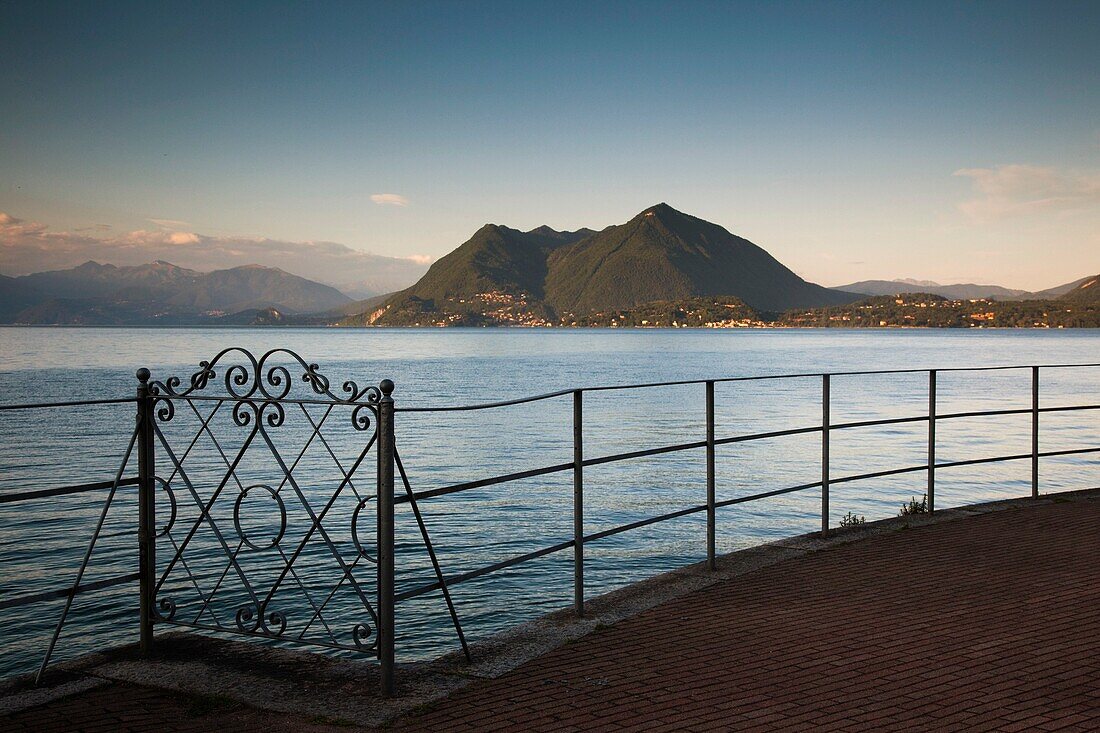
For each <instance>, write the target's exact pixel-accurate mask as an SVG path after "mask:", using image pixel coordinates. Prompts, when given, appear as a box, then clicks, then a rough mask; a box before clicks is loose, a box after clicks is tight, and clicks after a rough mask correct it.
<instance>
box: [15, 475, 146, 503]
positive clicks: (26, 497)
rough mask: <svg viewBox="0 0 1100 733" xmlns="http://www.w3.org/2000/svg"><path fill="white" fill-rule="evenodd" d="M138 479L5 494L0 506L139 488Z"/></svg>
mask: <svg viewBox="0 0 1100 733" xmlns="http://www.w3.org/2000/svg"><path fill="white" fill-rule="evenodd" d="M137 485H138V479H137V477H136V476H135V477H133V478H124V479H122V480H121V481H119V482H118V483H115V482H114V481H97V482H95V483H92V484H77V485H75V486H58V487H57V488H53V489H37V490H35V491H19V492H3V493H0V504H11V503H14V502H17V501H31V500H33V499H45V498H47V497H51V496H66V495H68V494H83V493H86V492H88V491H101V490H104V489H110V488H112V487H114V486H120V487H121V486H137Z"/></svg>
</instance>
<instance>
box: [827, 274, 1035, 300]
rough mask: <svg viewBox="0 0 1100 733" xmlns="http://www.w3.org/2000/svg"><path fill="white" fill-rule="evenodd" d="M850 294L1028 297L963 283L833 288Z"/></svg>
mask: <svg viewBox="0 0 1100 733" xmlns="http://www.w3.org/2000/svg"><path fill="white" fill-rule="evenodd" d="M833 290H840V291H844V292H849V293H862V294H864V295H900V294H901V293H931V294H932V295H941V296H943V297H944V298H950V299H952V300H971V299H975V298H992V299H994V300H1013V299H1017V298H1020V297H1026V296H1028V295H1029V293H1028V292H1027V291H1026V290H1013V289H1012V288H1002V287H1001V286H1000V285H976V284H974V283H962V284H959V285H940V284H939V283H936V282H932V281H931V280H909V279H904V280H861V281H860V282H855V283H851V284H849V285H841V286H839V287H836V288H833Z"/></svg>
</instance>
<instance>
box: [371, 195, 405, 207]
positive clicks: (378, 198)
mask: <svg viewBox="0 0 1100 733" xmlns="http://www.w3.org/2000/svg"><path fill="white" fill-rule="evenodd" d="M370 200H371V201H373V202H374V203H376V204H378V205H379V206H408V205H409V200H408V199H407V198H405V197H404V196H401V195H398V194H396V193H374V194H371V197H370Z"/></svg>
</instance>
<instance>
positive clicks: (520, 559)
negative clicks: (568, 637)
mask: <svg viewBox="0 0 1100 733" xmlns="http://www.w3.org/2000/svg"><path fill="white" fill-rule="evenodd" d="M1087 453H1100V447H1095V448H1073V449H1069V450H1056V451H1044V452H1041V453H1039V457H1040V458H1053V457H1057V456H1069V455H1081V454H1087ZM1031 457H1032V454H1031V453H1018V454H1012V455H1006V456H992V457H987V458H973V459H968V460H962V461H946V462H943V463H936V464H935V465H934V468H935V470H940V469H944V468H957V467H960V466H973V465H978V464H982V463H997V462H1001V461H1016V460H1024V459H1027V458H1031ZM568 465H569V467H572V465H573V464H568ZM927 470H928V464H926V463H922V464H921V465H919V466H906V467H905V468H894V469H889V470H885V471H870V472H867V473H861V474H855V475H852V476H842V477H839V478H830V479H829V483H830V484H842V483H850V482H853V481H865V480H868V479H873V478H883V477H886V476H897V475H900V474H905V473H916V472H919V471H927ZM820 486H821V482H820V481H812V482H810V483H804V484H798V485H796V486H788V487H785V488H781V489H773V490H771V491H763V492H759V493H756V494H750V495H748V496H738V497H735V498H733V499H726V500H724V501H719V502H715V504H714V506H715V508H722V507H728V506H734V505H736V504H745V503H747V502H751V501H759V500H761V499H769V498H772V497H776V496H782V495H784V494H793V493H796V492H799V491H806V490H808V489H816V488H819V487H820ZM425 493H427V492H425ZM420 496H421V494H417V498H420ZM706 510H707V505H706V504H700V505H697V506H690V507H687V508H684V509H677V510H676V511H672V512H668V513H665V514H660V515H657V516H654V517H647V518H645V519H639V520H636V521H634V522H629V523H627V524H622V525H619V526H616V527H612V528H610V529H605V530H601V531H599V532H594V533H592V534H586V535H584V537H583V539H582V541H583V542H584V543H586V544H587V543H588V542H594V541H596V540H602V539H605V538H607V537H611V536H613V535H617V534H621V533H623V532H627V531H629V530H632V529H639V528H641V527H646V526H649V525H651V524H657V523H659V522H664V521H668V520H670V519H678V518H680V517H686V516H689V515H691V514H698V513H699V512H704V511H706ZM570 547H573V541H572V540H567V541H564V542H559V543H557V544H554V545H550V546H548V547H544V548H541V549H538V550H533V551H531V552H527V553H524V554H522V555H516V556H515V557H511V558H508V559H506V560H501V561H500V562H496V563H493V564H492V565H486V566H485V567H481V568H477V569H475V570H470V571H467V572H465V573H458V574H456V575H452V576H448V577H447V578H445V579H444V581H445V583H446V585H447V587H451V586H454V585H456V584H458V583H464V582H466V581H468V580H473V579H474V578H479V577H481V576H483V575H488V574H490V573H494V572H496V571H498V570H504V569H505V568H510V567H513V566H515V565H519V564H521V563H525V562H530V561H531V560H536V559H538V558H540V557H545V556H546V555H550V554H553V553H555V552H561V551H562V550H567V549H569V548H570ZM441 587H442V585H441V584H440V583H439V582H438V581H436V582H433V583H427V584H425V585H420V586H417V587H415V588H411V589H409V590H407V591H405V592H403V593H398V594H396V595H395V596H394V601H395V602H399V601H405V600H409V599H411V598H416V597H417V596H421V595H424V594H425V593H430V592H432V591H434V590H439V589H440V588H441Z"/></svg>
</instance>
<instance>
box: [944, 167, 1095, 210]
mask: <svg viewBox="0 0 1100 733" xmlns="http://www.w3.org/2000/svg"><path fill="white" fill-rule="evenodd" d="M954 175H956V176H962V177H965V178H969V179H970V181H971V183H972V185H973V188H974V191H975V193H977V194H979V196H978V197H977V198H973V199H970V200H969V201H964V202H962V203H961V204H959V209H961V210H962V211H963V212H964V213H965V214H967V215H969V216H971V217H973V218H974V219H977V220H979V221H988V220H993V219H1003V218H1007V217H1010V216H1019V215H1024V214H1033V213H1039V212H1057V211H1072V210H1079V209H1087V208H1091V207H1094V206H1098V205H1100V172H1089V171H1072V170H1064V169H1060V168H1055V167H1053V166H1032V165H1001V166H997V167H996V168H960V169H959V170H957V171H955V173H954Z"/></svg>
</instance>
